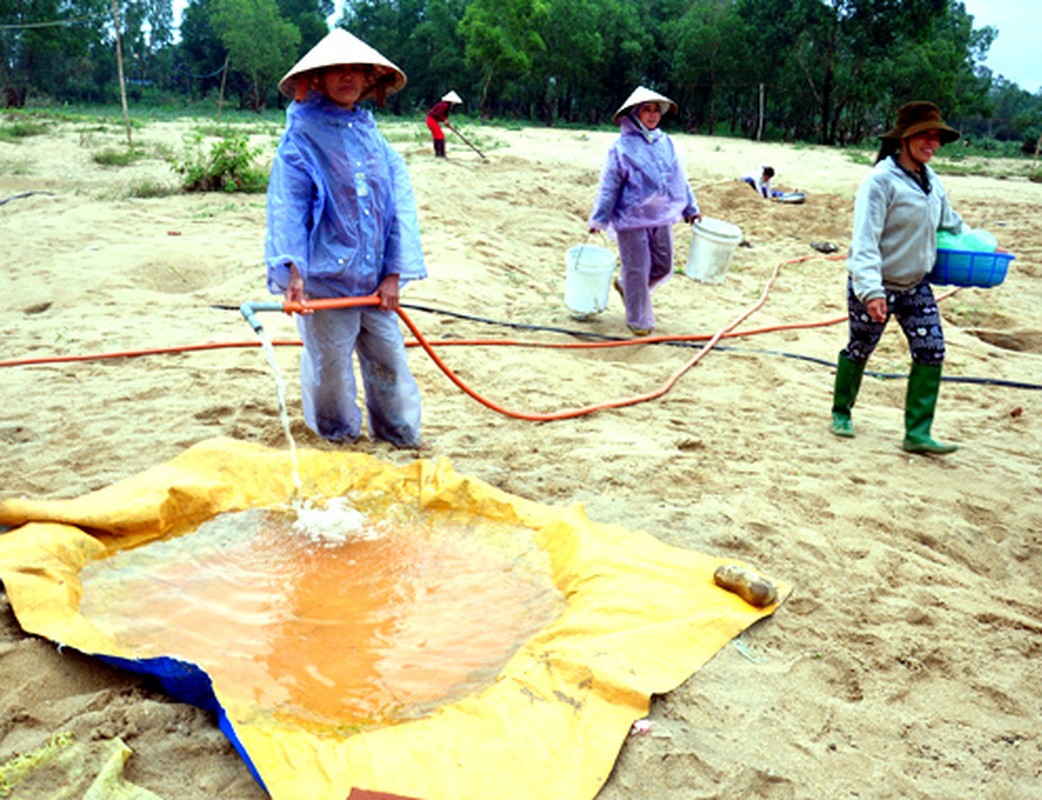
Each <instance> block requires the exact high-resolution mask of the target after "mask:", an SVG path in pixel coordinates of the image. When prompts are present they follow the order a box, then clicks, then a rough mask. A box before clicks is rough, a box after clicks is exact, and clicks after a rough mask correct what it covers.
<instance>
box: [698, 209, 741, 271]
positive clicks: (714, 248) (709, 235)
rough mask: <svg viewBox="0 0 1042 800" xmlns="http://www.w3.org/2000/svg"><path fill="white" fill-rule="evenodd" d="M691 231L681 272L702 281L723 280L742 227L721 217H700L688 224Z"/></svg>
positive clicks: (739, 240) (739, 238)
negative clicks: (685, 261)
mask: <svg viewBox="0 0 1042 800" xmlns="http://www.w3.org/2000/svg"><path fill="white" fill-rule="evenodd" d="M691 234H692V235H691V247H690V248H688V251H687V266H686V267H685V268H684V274H685V275H687V276H688V277H689V278H694V279H695V280H696V281H702V283H723V280H724V277H725V276H726V275H727V268H728V267H729V266H731V256H733V255H734V251H735V248H736V247H738V245H739V243H740V242H741V241H742V229H741V228H739V227H738V226H737V225H732V224H731V223H730V222H724V221H723V220H721V219H713V218H712V217H702V221H701V222H698V221H696V222H695V223H694V224H693V225H692V226H691Z"/></svg>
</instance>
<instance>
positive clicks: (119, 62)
mask: <svg viewBox="0 0 1042 800" xmlns="http://www.w3.org/2000/svg"><path fill="white" fill-rule="evenodd" d="M112 25H113V27H114V29H115V32H116V69H117V70H118V71H119V99H120V102H121V103H122V104H123V123H124V124H125V125H126V126H127V148H128V149H130V150H133V149H134V142H133V140H132V139H131V137H130V109H128V108H127V82H126V80H124V78H123V45H122V43H121V40H120V36H119V6H118V4H117V0H112Z"/></svg>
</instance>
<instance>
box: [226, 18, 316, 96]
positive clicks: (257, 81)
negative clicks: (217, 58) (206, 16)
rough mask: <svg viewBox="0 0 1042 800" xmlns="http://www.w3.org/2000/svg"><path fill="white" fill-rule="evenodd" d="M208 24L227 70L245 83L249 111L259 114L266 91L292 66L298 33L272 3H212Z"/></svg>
mask: <svg viewBox="0 0 1042 800" xmlns="http://www.w3.org/2000/svg"><path fill="white" fill-rule="evenodd" d="M210 24H211V25H212V26H213V29H214V31H215V32H216V33H217V35H218V36H220V37H221V41H222V42H223V43H224V46H225V48H226V50H227V51H228V58H229V63H230V65H231V68H232V69H234V70H236V71H238V72H240V73H242V74H243V75H244V76H245V77H246V79H247V84H248V86H249V89H248V91H249V102H248V105H249V107H250V108H252V109H254V110H255V111H262V110H263V109H264V107H265V106H266V105H267V95H268V90H269V87H270V86H273V85H274V84H275V83H276V82H277V81H278V79H279V78H281V77H282V75H283V74H284V73H285V71H286V70H287V69H289V68H290V67H291V66H292V65H293V61H294V58H295V55H296V52H297V45H298V44H299V43H300V31H299V30H297V27H296V26H295V25H294V24H293V23H292V22H289V21H287V20H285V19H283V18H282V16H281V15H280V14H279V11H278V7H277V6H276V5H275V2H274V0H213V1H212V3H211V12H210Z"/></svg>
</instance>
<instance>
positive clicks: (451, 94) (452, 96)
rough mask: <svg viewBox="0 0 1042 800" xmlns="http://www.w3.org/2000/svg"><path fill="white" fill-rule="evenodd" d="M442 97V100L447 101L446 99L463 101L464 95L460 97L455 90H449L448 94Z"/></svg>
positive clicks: (452, 101)
mask: <svg viewBox="0 0 1042 800" xmlns="http://www.w3.org/2000/svg"><path fill="white" fill-rule="evenodd" d="M441 99H442V100H445V101H446V102H448V103H462V102H463V98H462V97H460V96H459V95H458V94H456V93H455V92H449V93H448V94H446V95H445V96H444V97H442V98H441Z"/></svg>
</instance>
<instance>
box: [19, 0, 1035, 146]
mask: <svg viewBox="0 0 1042 800" xmlns="http://www.w3.org/2000/svg"><path fill="white" fill-rule="evenodd" d="M333 11H334V8H333V2H332V0H189V3H188V5H187V7H186V8H185V9H184V12H183V14H182V18H181V23H180V28H179V34H180V35H179V36H175V29H174V19H173V11H172V0H0V85H2V86H3V91H4V95H3V101H4V102H5V103H6V104H7V105H9V106H21V105H25V104H26V103H30V104H34V103H36V104H46V103H57V102H76V103H109V102H112V101H113V100H114V99H115V98H116V97H118V92H119V86H118V72H117V68H116V55H115V47H114V43H115V40H116V36H117V34H118V36H119V39H120V43H121V53H122V55H123V61H124V74H125V76H126V84H127V89H128V92H129V94H130V96H131V98H132V100H133V101H135V102H146V103H155V104H175V105H176V104H177V103H179V102H184V101H186V100H198V99H199V98H202V97H207V96H212V95H214V94H215V93H218V92H220V93H223V96H225V97H228V98H233V99H234V100H235V101H237V102H238V103H239V105H240V106H241V107H243V108H252V109H256V110H262V109H264V108H265V107H267V106H269V105H272V104H282V103H284V99H283V98H280V97H279V96H278V93H277V91H276V88H275V87H276V83H277V81H278V79H279V77H281V76H282V74H284V73H285V71H286V70H287V69H288V68H289V67H290V66H292V64H293V63H294V62H295V60H296V59H297V58H299V57H300V56H301V55H302V54H303V53H304V52H306V51H307V50H308V49H309V48H310V47H311V46H312V45H314V43H315V42H317V41H318V40H319V39H320V38H321V37H322V36H323V35H324V34H325V33H326V32H327V31H328V23H327V20H328V19H329V18H330V16H331V15H332V14H333ZM117 24H118V27H117ZM336 24H337V25H340V26H341V27H345V28H347V29H348V30H350V31H351V32H352V33H354V34H355V35H357V36H359V37H360V38H362V39H363V40H365V41H366V42H368V43H369V44H371V45H372V46H373V47H375V48H377V49H378V50H380V51H381V52H382V53H384V54H385V55H386V56H387V57H388V58H390V59H391V60H392V61H394V62H395V63H397V64H398V65H399V66H401V67H402V69H403V70H404V71H405V72H406V74H407V75H408V76H409V84H408V86H407V87H406V88H405V90H404V91H402V92H401V93H399V94H398V95H395V96H393V97H392V98H391V111H392V112H393V113H397V114H403V113H406V114H407V113H415V112H419V111H423V110H425V109H426V108H427V107H429V106H430V105H431V104H433V103H434V102H435V101H436V100H437V99H438V98H439V97H440V96H441V95H442V94H444V93H445V92H446V91H448V90H449V89H454V90H456V91H457V92H458V93H459V94H460V95H462V96H463V97H464V98H465V100H466V111H467V112H468V113H471V114H475V115H481V116H482V117H484V118H500V119H502V118H511V119H519V120H532V121H535V120H538V121H541V122H543V123H545V124H547V125H554V124H567V123H577V124H586V125H597V124H601V123H604V122H606V121H607V120H609V119H610V117H611V114H612V112H613V111H614V110H615V108H617V106H618V105H619V103H620V102H621V100H623V99H624V98H625V97H626V95H627V94H628V93H629V92H630V90H631V89H633V88H634V87H635V86H637V85H638V84H643V85H646V86H649V87H652V88H655V89H657V90H659V91H661V92H663V93H665V94H667V95H669V96H670V97H672V98H673V99H674V100H676V101H677V103H678V104H679V106H680V114H679V120H678V121H677V123H676V124H679V125H680V126H681V127H682V128H684V129H685V130H688V131H692V132H700V133H704V134H710V135H711V134H715V133H726V134H732V135H734V134H739V135H745V136H749V137H752V138H765V139H785V140H802V141H815V142H820V143H823V144H837V143H838V144H846V143H857V142H862V141H867V140H871V139H872V138H873V137H874V136H875V135H876V134H877V133H878V132H879V130H880V128H881V126H882V125H885V124H886V123H887V122H888V121H889V118H890V117H891V116H892V115H893V110H894V109H895V108H896V107H897V106H898V105H900V104H901V103H902V102H905V101H907V100H910V99H924V98H925V99H931V100H934V101H935V102H937V103H938V104H939V105H940V106H941V108H942V109H944V112H945V115H946V116H947V117H948V118H950V119H955V120H959V121H961V122H962V124H964V126H968V129H969V130H971V131H972V132H973V133H974V134H976V135H977V136H987V137H990V138H994V139H1000V140H1001V139H1007V140H1008V139H1013V140H1020V141H1027V140H1033V139H1037V138H1038V136H1039V134H1040V133H1042V91H1040V92H1039V93H1038V94H1031V93H1030V92H1028V91H1026V90H1025V89H1022V88H1021V87H1019V86H1017V85H1016V84H1015V83H1013V82H1010V81H1008V80H1006V79H1004V78H1003V77H1002V76H996V75H993V74H992V73H991V71H990V70H988V69H987V68H986V67H985V66H984V65H983V63H982V62H983V61H984V60H985V58H986V56H987V53H988V49H989V47H990V46H991V44H992V42H993V41H994V39H995V36H996V35H997V32H996V31H995V30H994V29H993V28H990V27H982V28H975V27H974V23H973V17H972V16H971V15H969V14H968V13H967V11H966V8H965V6H964V5H963V3H962V2H958V0H347V2H346V3H345V5H344V8H343V12H342V16H341V17H340V18H339V19H338V20H336ZM1036 88H1037V87H1036Z"/></svg>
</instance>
